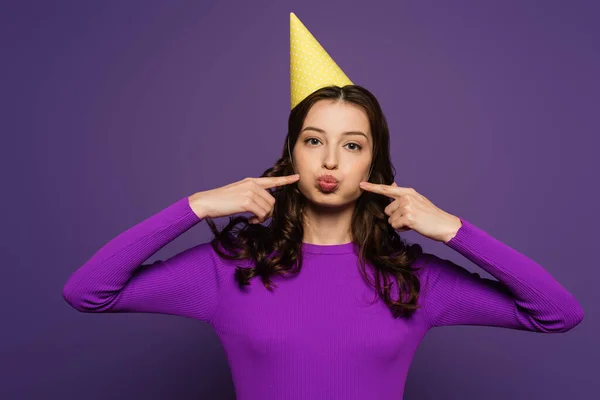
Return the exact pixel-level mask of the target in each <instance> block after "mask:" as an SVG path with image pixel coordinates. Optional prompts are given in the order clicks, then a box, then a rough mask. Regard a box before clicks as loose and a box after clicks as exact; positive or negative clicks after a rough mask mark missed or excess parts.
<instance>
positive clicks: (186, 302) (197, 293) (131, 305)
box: [63, 197, 220, 322]
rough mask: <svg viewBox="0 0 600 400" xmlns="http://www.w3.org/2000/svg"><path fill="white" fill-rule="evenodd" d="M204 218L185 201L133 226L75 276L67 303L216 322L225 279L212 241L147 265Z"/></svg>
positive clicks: (82, 308)
mask: <svg viewBox="0 0 600 400" xmlns="http://www.w3.org/2000/svg"><path fill="white" fill-rule="evenodd" d="M201 220H202V218H201V217H200V216H199V215H197V214H196V213H195V212H194V210H193V209H192V208H191V206H190V202H189V198H188V197H184V198H182V199H180V200H178V201H177V202H175V203H174V204H172V205H170V206H169V207H167V208H165V209H163V210H161V211H160V212H158V213H157V214H155V215H152V216H151V217H149V218H148V219H146V220H144V221H142V222H140V223H138V224H137V225H135V226H133V227H131V228H129V229H128V230H126V231H125V232H123V233H121V234H120V235H118V236H117V237H115V238H114V239H112V240H111V241H110V242H108V243H107V244H105V245H104V246H103V247H102V248H100V250H98V251H97V252H96V253H95V254H94V255H93V256H92V257H91V258H90V259H89V260H88V261H87V262H86V263H85V264H83V265H82V266H81V267H80V268H79V269H77V270H76V271H75V272H74V273H73V274H72V275H71V276H70V277H69V279H68V280H67V282H66V284H65V285H64V287H63V297H64V299H65V300H66V301H67V303H69V304H70V305H71V306H72V307H73V308H75V309H76V310H78V311H81V312H86V313H119V312H144V313H161V314H172V315H180V316H186V317H191V318H195V319H198V320H202V321H208V322H211V319H212V317H213V314H214V312H215V310H216V308H217V305H218V302H219V288H220V277H219V268H218V267H219V263H218V260H219V259H218V257H217V256H216V255H215V254H214V253H213V250H212V247H211V246H210V243H202V244H199V245H197V246H194V247H191V248H189V249H187V250H184V251H182V252H180V253H178V254H176V255H174V256H173V257H171V258H169V259H167V260H160V261H155V262H154V263H152V264H142V263H143V262H144V261H145V260H147V259H148V258H149V257H150V256H152V255H153V254H155V253H156V252H157V251H158V250H160V249H161V248H162V247H164V246H165V245H166V244H167V243H169V242H171V241H172V240H174V239H175V238H176V237H178V236H180V235H181V234H183V233H184V232H186V231H187V230H188V229H190V228H191V227H192V226H194V225H195V224H197V223H198V222H200V221H201Z"/></svg>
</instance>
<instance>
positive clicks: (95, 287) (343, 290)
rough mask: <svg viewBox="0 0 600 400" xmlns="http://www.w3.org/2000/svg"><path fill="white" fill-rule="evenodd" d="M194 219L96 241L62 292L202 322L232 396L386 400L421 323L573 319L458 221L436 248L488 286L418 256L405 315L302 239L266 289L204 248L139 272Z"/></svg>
mask: <svg viewBox="0 0 600 400" xmlns="http://www.w3.org/2000/svg"><path fill="white" fill-rule="evenodd" d="M200 221H201V219H200V218H199V217H198V216H197V215H196V214H195V213H194V212H193V210H192V209H191V207H190V204H189V201H188V197H187V196H186V197H184V198H182V199H180V200H178V201H177V202H175V203H174V204H172V205H170V206H168V207H167V208H165V209H163V210H161V211H159V212H158V213H156V214H155V215H152V216H151V217H149V218H147V219H146V220H144V221H142V222H140V223H138V224H137V225H135V226H133V227H131V228H129V229H128V230H126V231H125V232H123V233H121V234H120V235H118V236H117V237H115V238H114V239H112V240H111V241H110V242H108V243H107V244H105V245H104V246H103V247H102V248H101V249H100V250H99V251H98V252H96V253H95V254H94V255H93V256H92V257H91V259H90V260H89V261H87V262H86V263H85V264H84V265H83V266H81V267H80V268H79V269H78V270H76V271H75V272H74V273H73V274H72V275H71V276H70V277H69V279H68V281H67V282H66V284H65V286H64V289H63V296H64V298H65V300H66V301H67V302H68V303H69V304H70V305H71V306H72V307H74V308H75V309H77V310H79V311H81V312H88V313H102V312H104V313H109V312H110V313H118V312H144V313H161V314H171V315H180V316H184V317H190V318H195V319H197V320H200V321H206V322H208V323H209V324H210V325H211V326H212V327H213V329H214V330H215V332H216V333H217V335H218V337H219V338H220V340H221V342H222V344H223V347H224V349H225V352H226V355H227V359H228V361H229V365H230V368H231V373H232V378H233V382H234V386H235V392H236V395H237V398H238V399H239V400H274V399H287V400H293V399H302V400H306V399H311V400H317V399H327V400H332V399H344V400H350V399H378V400H381V399H396V400H397V399H401V398H402V395H403V392H404V386H405V381H406V376H407V373H408V369H409V366H410V363H411V360H412V358H413V355H414V353H415V350H416V348H417V346H418V344H419V342H420V341H421V340H422V339H423V337H424V335H425V334H426V333H427V331H428V330H429V329H430V328H432V327H437V326H447V325H485V326H497V327H504V328H510V329H519V330H527V331H535V332H544V333H555V332H566V331H568V330H570V329H571V328H573V327H574V326H576V325H577V324H578V323H579V322H581V321H582V319H583V309H582V308H581V306H580V305H579V303H578V301H577V300H576V299H575V298H574V296H573V295H572V294H571V293H569V292H568V291H567V290H566V289H565V288H564V287H562V286H561V285H560V284H559V283H558V282H557V281H556V280H555V279H554V278H553V277H552V276H551V275H550V274H549V273H548V272H547V271H546V270H545V269H544V268H542V267H541V266H540V265H539V264H537V263H536V262H534V261H533V260H531V259H529V258H528V257H526V256H524V255H522V254H520V253H518V252H517V251H515V250H514V249H512V248H511V247H509V246H507V245H506V244H503V243H502V242H500V241H498V240H497V239H495V238H493V237H491V236H490V235H488V234H487V233H485V232H484V231H482V230H481V229H479V228H477V227H475V226H474V225H472V224H470V223H469V222H468V221H465V220H464V219H461V221H462V226H461V228H460V229H459V230H458V233H457V234H456V236H455V237H454V238H452V239H451V240H450V241H448V242H447V243H446V245H447V246H449V247H451V248H453V249H454V250H456V251H458V252H459V253H460V254H462V255H463V256H465V257H466V258H467V259H469V260H471V261H472V262H473V263H475V264H476V265H478V266H479V267H481V268H482V269H484V270H485V271H487V272H489V273H490V274H491V275H492V276H494V277H495V278H497V279H498V281H496V280H491V279H487V278H482V277H480V276H479V274H477V273H471V272H469V271H468V270H466V269H464V268H462V267H460V266H458V265H456V264H454V263H453V262H451V261H449V260H445V259H442V258H439V257H437V256H435V255H433V254H430V253H424V254H423V256H422V257H420V258H419V259H418V260H417V262H416V263H415V264H414V265H417V264H418V265H425V266H424V267H423V268H422V269H421V270H420V271H419V272H418V276H419V279H420V281H421V295H420V298H419V304H420V305H421V306H422V308H421V309H419V310H418V311H417V312H415V314H413V316H412V317H410V318H400V319H394V318H393V317H392V314H391V313H390V310H389V309H388V307H387V306H386V305H385V304H384V303H383V302H382V301H380V300H378V301H377V302H375V303H374V304H372V305H370V303H371V302H372V300H373V299H374V295H375V292H374V291H373V289H372V288H371V287H370V286H369V285H368V283H366V282H365V281H364V280H363V278H362V276H361V275H360V272H359V269H358V262H357V261H358V257H357V255H356V254H355V247H354V245H353V244H352V243H348V244H340V245H315V244H308V243H303V245H302V246H303V247H302V251H303V255H304V263H303V267H302V270H301V271H300V273H299V275H297V276H296V277H294V278H288V279H286V278H281V277H277V276H275V277H273V282H274V283H276V284H277V287H276V288H275V289H274V292H272V293H271V292H269V291H268V290H267V289H266V288H265V287H264V285H263V284H262V282H261V281H260V279H259V278H254V279H252V280H251V285H250V286H249V287H246V288H245V289H244V290H241V289H239V287H238V286H237V283H236V282H235V280H234V275H233V274H234V271H235V265H236V262H235V261H228V260H223V259H221V258H220V257H218V256H217V255H216V253H215V252H214V251H213V249H212V247H211V245H210V243H208V242H207V243H202V244H198V245H196V246H194V247H191V248H189V249H187V250H184V251H182V252H180V253H178V254H176V255H174V256H173V257H171V258H169V259H167V260H161V261H156V262H154V263H152V264H143V262H144V261H146V260H147V259H148V258H149V257H150V256H152V255H153V254H154V253H156V252H157V251H158V250H159V249H161V248H162V247H163V246H165V245H166V244H167V243H169V242H171V241H172V240H174V239H175V238H176V237H178V236H179V235H181V234H182V233H184V232H185V231H187V230H188V229H190V228H191V227H193V226H194V225H195V224H197V223H198V222H200ZM237 264H238V265H239V262H238V263H237ZM241 265H242V266H248V265H249V264H241ZM367 270H368V271H369V269H367ZM395 293H396V295H397V292H395ZM393 298H396V296H393Z"/></svg>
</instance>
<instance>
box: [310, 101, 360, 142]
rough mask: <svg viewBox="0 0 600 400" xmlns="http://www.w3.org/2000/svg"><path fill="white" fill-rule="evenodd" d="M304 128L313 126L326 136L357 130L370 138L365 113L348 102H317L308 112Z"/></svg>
mask: <svg viewBox="0 0 600 400" xmlns="http://www.w3.org/2000/svg"><path fill="white" fill-rule="evenodd" d="M306 126H314V127H317V128H320V129H323V130H324V131H326V132H327V134H330V133H331V134H336V135H337V134H340V133H342V132H346V131H355V130H358V131H362V132H364V133H366V134H367V136H368V137H369V138H371V129H370V124H369V118H368V117H367V113H366V112H365V110H364V109H363V108H362V107H360V106H358V105H355V104H352V103H348V102H337V101H333V100H319V101H318V102H316V103H315V104H314V105H313V106H312V107H311V108H310V110H309V111H308V114H307V115H306V118H305V119H304V124H303V126H302V128H303V129H304V127H306ZM310 132H314V131H310Z"/></svg>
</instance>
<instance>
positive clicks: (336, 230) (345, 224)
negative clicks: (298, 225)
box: [302, 202, 355, 245]
mask: <svg viewBox="0 0 600 400" xmlns="http://www.w3.org/2000/svg"><path fill="white" fill-rule="evenodd" d="M354 207H355V204H354V203H351V204H349V205H345V206H341V207H323V206H319V205H315V204H313V203H310V202H307V204H306V205H305V207H304V210H303V221H304V223H303V225H304V237H303V239H302V241H303V242H304V243H312V244H318V245H334V244H344V243H349V242H351V241H352V232H351V229H350V226H351V221H352V214H353V212H354Z"/></svg>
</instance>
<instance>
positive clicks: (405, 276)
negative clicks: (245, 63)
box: [206, 85, 423, 318]
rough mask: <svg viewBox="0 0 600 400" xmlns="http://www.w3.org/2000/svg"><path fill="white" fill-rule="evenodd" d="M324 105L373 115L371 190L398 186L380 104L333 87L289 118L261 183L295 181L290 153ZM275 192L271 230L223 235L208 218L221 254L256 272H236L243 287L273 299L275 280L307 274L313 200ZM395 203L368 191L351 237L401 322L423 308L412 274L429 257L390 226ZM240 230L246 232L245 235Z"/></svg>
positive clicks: (359, 90) (353, 89)
mask: <svg viewBox="0 0 600 400" xmlns="http://www.w3.org/2000/svg"><path fill="white" fill-rule="evenodd" d="M325 99H328V100H336V101H342V102H349V103H353V104H356V105H358V106H361V107H362V108H363V109H364V110H365V111H366V114H367V116H368V118H369V123H370V128H371V132H372V135H373V143H374V147H373V158H372V164H371V168H372V172H371V174H370V176H369V182H373V183H379V184H386V185H391V184H392V182H393V181H394V175H395V169H394V167H393V165H392V163H391V161H390V148H389V142H390V140H389V139H390V138H389V130H388V125H387V121H386V119H385V116H384V114H383V111H382V110H381V107H380V105H379V102H378V101H377V99H376V98H375V96H374V95H373V94H372V93H371V92H369V91H368V90H367V89H365V88H363V87H361V86H358V85H346V86H343V87H339V86H335V85H332V86H327V87H324V88H321V89H319V90H317V91H315V92H313V93H311V94H310V95H309V96H308V97H306V98H305V99H304V100H302V102H300V103H299V104H298V105H296V107H294V108H293V109H292V110H291V112H290V116H289V120H288V133H287V137H286V140H285V145H284V148H283V151H282V154H281V157H280V158H279V160H277V162H276V163H275V165H273V166H272V167H271V168H269V169H267V170H266V171H265V172H264V173H263V174H262V175H261V177H272V176H284V175H292V174H294V173H295V170H294V166H293V164H292V160H291V158H290V157H291V151H290V150H291V149H293V148H294V145H295V144H296V141H297V139H298V136H299V134H300V131H301V129H302V126H303V123H304V119H305V117H306V115H307V114H308V111H309V110H310V108H311V107H312V106H313V105H314V104H315V103H316V102H317V101H319V100H325ZM290 146H291V147H290ZM269 192H270V193H271V195H273V197H275V200H276V201H275V206H274V208H273V213H272V216H271V218H270V221H269V223H268V224H267V225H262V224H259V223H257V224H250V223H249V222H248V220H249V218H250V217H244V216H241V215H238V216H235V217H229V223H228V224H227V226H225V227H224V228H223V230H222V231H220V232H219V230H218V229H217V228H216V227H215V224H214V222H213V221H212V220H211V219H210V218H206V222H207V224H208V225H209V227H210V229H211V231H212V232H213V234H214V236H215V237H214V239H213V240H212V241H211V244H212V247H213V249H214V250H215V252H217V254H219V255H220V256H221V257H223V258H225V259H228V260H251V261H252V262H253V264H252V265H253V266H252V267H251V268H243V267H241V266H239V265H238V266H237V267H236V271H235V279H236V281H237V282H238V285H239V286H240V287H243V286H247V285H249V282H250V279H252V278H254V277H257V276H259V277H260V278H261V280H262V282H263V284H264V285H265V287H266V288H267V289H268V290H270V291H272V290H273V288H274V287H275V286H277V285H275V284H273V283H272V282H271V280H270V276H272V275H274V274H279V275H281V276H285V275H290V274H297V273H298V272H299V271H300V269H301V268H302V251H301V248H302V240H303V237H304V229H303V223H302V222H303V214H302V210H303V208H304V204H305V201H306V198H305V197H304V195H303V194H302V193H301V192H300V191H299V190H298V187H297V184H296V183H294V184H289V185H283V186H278V187H275V188H272V189H269ZM390 201H391V199H389V198H388V197H386V196H381V195H378V194H374V193H371V192H367V191H364V192H363V193H362V195H361V196H360V197H359V198H358V200H357V202H356V206H355V209H354V213H353V215H352V221H351V232H352V238H353V239H352V241H353V243H354V244H355V245H356V246H357V248H358V249H359V253H358V256H359V264H360V272H361V274H362V276H363V278H364V279H365V280H366V281H367V282H369V284H370V285H371V286H373V288H374V289H375V290H376V295H378V296H379V297H380V298H381V299H382V300H383V301H384V302H385V303H386V305H387V306H388V307H389V309H390V310H391V312H392V315H393V316H394V318H398V317H400V316H409V315H411V314H412V313H413V312H414V311H415V310H416V309H418V308H420V306H419V305H417V300H418V296H419V289H420V284H419V279H418V277H417V276H416V275H415V273H414V269H412V268H411V266H412V265H413V261H415V259H416V258H417V257H418V256H420V255H421V254H422V253H423V249H422V247H421V246H420V245H418V244H410V245H408V244H406V243H405V241H404V240H403V239H401V238H400V236H399V235H398V233H397V232H396V231H395V230H394V228H393V227H392V226H391V225H390V224H389V222H388V216H387V215H386V214H385V213H384V209H385V207H386V206H387V205H388V204H389V203H390ZM265 222H267V221H265ZM239 224H241V225H242V226H241V227H238V225H239ZM219 245H220V246H219ZM223 250H224V251H223ZM365 261H367V262H368V263H369V264H370V265H371V268H373V270H372V272H373V277H374V280H371V279H370V278H368V277H367V275H366V270H365V268H366V264H365ZM392 278H394V279H395V281H396V284H397V285H398V286H397V288H399V289H400V290H398V294H399V295H398V298H397V299H396V300H393V299H392V298H391V289H392V286H393V284H392V283H390V280H391V279H392ZM376 297H377V296H376ZM375 300H376V299H375ZM403 300H404V301H403Z"/></svg>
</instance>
